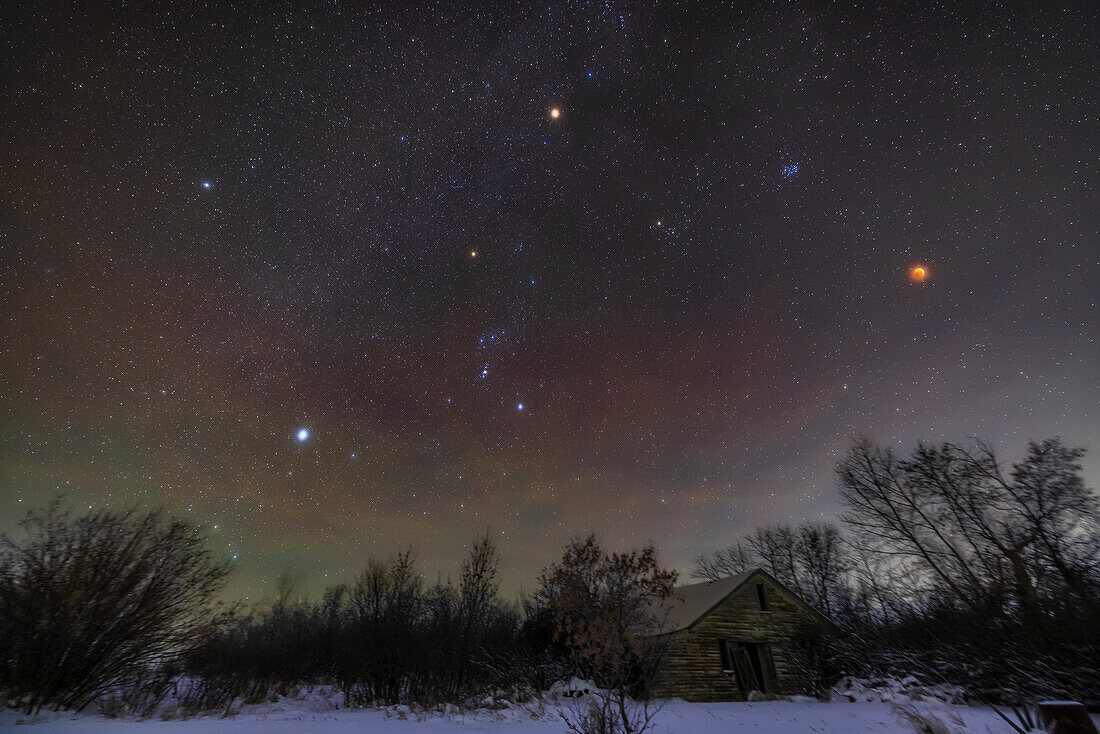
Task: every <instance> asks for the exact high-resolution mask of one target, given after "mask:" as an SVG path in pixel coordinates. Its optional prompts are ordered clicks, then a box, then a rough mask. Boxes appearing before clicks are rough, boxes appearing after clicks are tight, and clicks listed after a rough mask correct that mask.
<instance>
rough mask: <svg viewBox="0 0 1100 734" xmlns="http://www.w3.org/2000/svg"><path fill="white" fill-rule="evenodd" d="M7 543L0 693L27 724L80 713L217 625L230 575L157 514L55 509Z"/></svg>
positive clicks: (193, 533) (182, 529)
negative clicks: (215, 603)
mask: <svg viewBox="0 0 1100 734" xmlns="http://www.w3.org/2000/svg"><path fill="white" fill-rule="evenodd" d="M21 525H22V528H23V530H24V531H25V533H26V540H25V541H24V542H22V543H18V542H16V541H14V540H11V539H10V538H7V537H4V538H3V539H2V541H0V558H2V560H0V566H2V567H3V568H4V569H5V572H4V573H3V574H0V624H2V625H3V628H2V630H0V653H2V654H0V675H2V680H0V687H2V688H4V689H5V690H6V692H7V695H8V697H9V699H10V700H11V701H12V702H14V703H16V704H17V705H20V706H21V707H22V708H23V709H24V710H25V711H27V712H28V713H34V712H37V711H38V710H40V709H41V707H42V706H44V705H52V706H55V707H63V708H71V709H76V710H79V709H82V708H84V707H85V706H87V705H88V704H89V703H90V702H91V701H92V700H94V699H95V698H96V697H98V696H99V695H101V694H102V693H104V692H105V691H106V690H107V689H109V688H110V687H111V686H112V685H113V684H115V683H116V682H117V681H119V680H121V679H122V678H123V677H124V676H126V675H127V674H129V673H131V672H132V671H134V670H135V669H138V668H141V667H151V666H154V665H157V664H161V663H164V662H166V661H168V660H169V659H172V658H174V657H176V656H178V655H179V654H180V653H181V652H183V651H184V650H186V649H187V648H188V646H190V645H192V644H193V643H194V641H195V639H196V638H197V637H198V633H199V631H200V630H201V629H202V628H203V627H204V626H205V625H207V624H208V622H209V619H210V615H211V603H212V599H213V597H214V596H215V594H217V592H218V591H219V590H220V589H221V588H222V585H223V582H224V580H225V577H226V575H227V573H228V566H227V565H226V564H225V563H220V562H216V561H215V560H213V558H212V556H211V554H210V551H209V550H207V548H206V546H205V539H204V538H203V537H202V536H201V535H200V534H199V533H198V531H197V529H196V528H195V527H193V526H191V525H190V524H188V523H186V522H183V521H182V520H175V519H167V518H165V517H164V516H163V515H161V514H160V513H157V512H153V513H148V514H145V515H138V514H134V513H131V512H120V513H116V512H109V511H100V512H94V513H90V514H88V515H85V516H83V517H73V516H71V515H70V514H69V513H67V512H65V511H63V510H61V509H60V508H59V506H58V505H57V504H56V503H54V504H51V505H50V506H49V507H47V508H46V509H45V510H43V511H40V512H31V513H29V514H28V515H27V518H26V519H25V520H24V521H23V522H22V524H21Z"/></svg>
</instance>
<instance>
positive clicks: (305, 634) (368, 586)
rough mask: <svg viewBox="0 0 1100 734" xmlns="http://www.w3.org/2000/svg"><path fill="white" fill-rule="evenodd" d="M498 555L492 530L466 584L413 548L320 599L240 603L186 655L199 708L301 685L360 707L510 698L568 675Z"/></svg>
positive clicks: (477, 550) (480, 544) (480, 543)
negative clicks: (505, 585) (325, 687)
mask: <svg viewBox="0 0 1100 734" xmlns="http://www.w3.org/2000/svg"><path fill="white" fill-rule="evenodd" d="M498 562H499V555H498V552H497V549H496V547H495V546H494V544H493V543H492V541H491V539H490V538H489V536H488V535H486V536H483V537H481V538H479V539H478V540H477V541H476V542H475V543H474V544H473V546H472V548H471V550H470V553H469V555H468V557H467V558H466V559H465V560H464V561H463V563H462V567H461V573H460V579H459V582H458V584H457V585H455V584H452V583H451V582H450V581H447V582H437V583H434V584H431V585H427V586H426V585H425V584H424V582H423V578H422V576H421V575H420V574H419V572H418V571H417V569H416V566H415V563H414V560H413V557H412V553H411V552H409V551H407V552H405V553H401V554H398V555H397V556H395V557H394V558H392V559H391V560H389V561H387V562H381V561H374V560H372V561H370V562H369V563H368V564H367V567H366V569H364V571H363V572H362V573H361V574H360V575H359V577H358V578H357V579H356V580H355V581H354V582H353V583H351V584H337V585H334V586H330V587H329V588H328V589H327V590H326V591H325V592H324V594H323V596H322V598H321V600H320V601H317V602H310V601H308V600H300V601H295V602H290V601H289V596H290V589H289V588H284V589H283V590H282V592H281V594H280V596H279V598H278V599H277V600H276V601H275V603H274V605H273V606H272V608H271V609H269V610H266V611H253V612H251V613H247V614H244V613H241V612H240V611H239V610H238V611H232V612H229V613H227V614H223V615H221V616H219V617H218V618H217V619H215V621H214V623H213V625H212V626H211V628H210V630H209V632H208V634H207V635H206V636H205V637H204V638H202V639H201V641H200V642H199V644H197V645H196V646H194V647H193V648H192V649H190V650H188V651H187V653H186V654H185V655H184V656H183V659H182V670H183V672H184V673H185V674H186V675H187V676H189V677H191V678H192V679H194V680H195V681H198V682H199V685H200V686H201V691H200V693H201V698H200V699H199V700H196V701H195V702H194V705H195V707H196V708H201V709H217V708H223V709H224V708H226V707H228V706H229V705H231V704H232V703H233V701H234V700H236V699H237V698H238V697H241V698H242V699H243V700H244V701H245V702H259V701H263V700H267V699H268V698H270V697H271V696H272V695H285V694H286V693H288V692H289V691H291V690H293V689H294V688H296V687H298V686H303V685H310V684H316V683H328V684H333V685H336V686H338V687H339V688H340V689H341V690H342V691H343V693H344V699H345V702H346V704H347V705H350V706H368V705H389V704H399V703H401V704H417V705H421V706H426V707H428V706H433V705H437V704H441V703H446V702H466V701H469V700H472V699H475V698H478V697H484V696H485V695H489V694H497V695H503V696H505V697H507V698H509V699H511V700H515V699H516V698H519V697H524V696H527V695H530V691H532V690H542V689H543V688H544V687H546V686H548V685H549V684H550V683H551V682H553V680H555V679H556V678H555V677H554V676H555V675H560V673H561V670H559V668H560V663H559V661H558V660H557V659H555V658H554V657H553V656H552V655H550V654H548V652H547V650H546V647H547V645H546V644H545V639H544V638H545V635H544V634H542V633H541V632H540V631H538V630H536V629H534V628H533V627H532V626H531V625H525V624H524V613H523V610H522V608H521V607H520V605H518V604H507V603H505V602H503V601H501V600H500V598H499V596H498V593H497V592H498V578H497V576H498Z"/></svg>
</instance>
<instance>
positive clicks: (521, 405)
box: [516, 403, 523, 411]
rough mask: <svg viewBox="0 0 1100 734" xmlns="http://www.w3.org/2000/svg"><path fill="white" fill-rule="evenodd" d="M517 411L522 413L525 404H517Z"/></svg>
mask: <svg viewBox="0 0 1100 734" xmlns="http://www.w3.org/2000/svg"><path fill="white" fill-rule="evenodd" d="M516 410H519V411H522V410H523V403H516Z"/></svg>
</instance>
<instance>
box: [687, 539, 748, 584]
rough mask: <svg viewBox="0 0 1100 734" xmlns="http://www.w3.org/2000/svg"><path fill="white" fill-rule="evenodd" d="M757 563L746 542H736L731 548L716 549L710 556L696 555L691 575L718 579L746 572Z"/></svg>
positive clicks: (699, 577) (710, 579)
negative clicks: (746, 547) (745, 544)
mask: <svg viewBox="0 0 1100 734" xmlns="http://www.w3.org/2000/svg"><path fill="white" fill-rule="evenodd" d="M755 565H756V563H755V562H754V560H753V557H752V554H750V553H749V552H748V551H747V550H746V549H745V546H744V544H743V543H734V544H733V545H731V546H730V547H729V548H726V549H725V550H718V551H715V552H714V553H713V554H712V555H710V556H704V555H702V554H700V555H698V556H696V558H695V567H694V568H692V570H691V575H692V576H694V577H695V578H697V579H705V580H707V581H717V580H718V579H724V578H726V577H727V576H736V575H738V574H741V573H744V572H745V571H748V570H749V569H750V568H752V567H753V566H755Z"/></svg>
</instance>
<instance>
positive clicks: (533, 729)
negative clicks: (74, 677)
mask: <svg viewBox="0 0 1100 734" xmlns="http://www.w3.org/2000/svg"><path fill="white" fill-rule="evenodd" d="M912 705H913V706H915V707H916V708H917V710H919V711H920V712H922V713H931V714H933V715H935V716H937V717H938V718H939V719H941V720H942V721H944V723H946V724H947V725H948V729H947V731H949V732H951V733H952V734H961V733H965V734H970V733H971V732H973V733H974V734H1008V733H1009V732H1011V728H1010V727H1009V726H1008V724H1006V723H1005V722H1004V721H1002V720H1001V719H1000V718H999V717H998V716H997V715H996V714H995V713H994V712H993V711H991V710H990V709H987V708H977V707H968V706H952V705H949V704H943V703H933V702H920V703H915V704H912ZM312 708H316V707H314V706H310V705H308V703H304V702H302V701H287V702H279V703H269V704H264V705H262V706H258V707H245V708H244V709H242V711H241V713H239V714H238V715H236V716H234V717H232V718H228V719H221V718H214V717H196V718H193V719H189V720H187V721H159V720H149V721H144V722H136V721H120V720H117V719H106V718H103V717H100V716H73V715H71V714H47V715H44V716H42V717H40V718H39V719H37V720H31V719H29V718H28V717H26V716H23V715H21V714H19V713H17V712H14V711H3V712H0V731H3V732H19V731H22V732H30V731H33V732H36V733H37V732H41V733H42V734H53V733H55V732H57V733H60V732H65V734H115V733H116V732H117V733H118V734H268V733H270V734H374V733H375V732H395V733H396V734H460V733H464V734H469V733H470V732H491V733H492V734H542V733H545V734H552V733H553V734H561V733H562V732H564V731H566V729H565V726H564V724H563V723H562V722H561V721H560V720H555V719H554V718H553V716H552V711H553V709H548V710H547V711H545V712H544V715H543V716H542V717H541V718H534V717H533V716H532V713H531V712H530V711H525V710H521V709H511V710H506V711H504V712H495V713H490V712H480V713H476V714H451V715H448V716H438V715H437V716H430V717H426V718H424V719H423V720H417V718H418V717H416V716H412V715H409V714H404V715H403V714H402V713H399V712H397V711H394V710H392V709H391V710H389V711H378V710H363V711H347V710H341V711H316V710H311V709H312ZM403 716H404V718H403ZM653 731H654V732H655V733H656V734H736V733H739V732H746V733H747V732H752V733H753V734H798V733H799V732H807V733H810V732H812V733H816V734H822V733H835V734H864V732H866V733H867V734H871V733H872V732H874V733H876V734H887V733H889V732H904V733H905V734H912V733H913V731H914V729H913V726H912V725H911V724H909V723H907V722H905V721H904V720H903V718H902V717H901V716H899V714H898V713H897V710H896V709H895V704H892V703H867V702H859V703H821V702H816V701H815V702H808V701H799V702H792V701H763V702H758V703H714V704H703V703H684V702H682V701H673V702H670V703H668V704H667V705H666V706H665V707H664V709H662V711H661V712H660V714H659V715H658V717H657V720H656V725H655V726H654V728H653Z"/></svg>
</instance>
